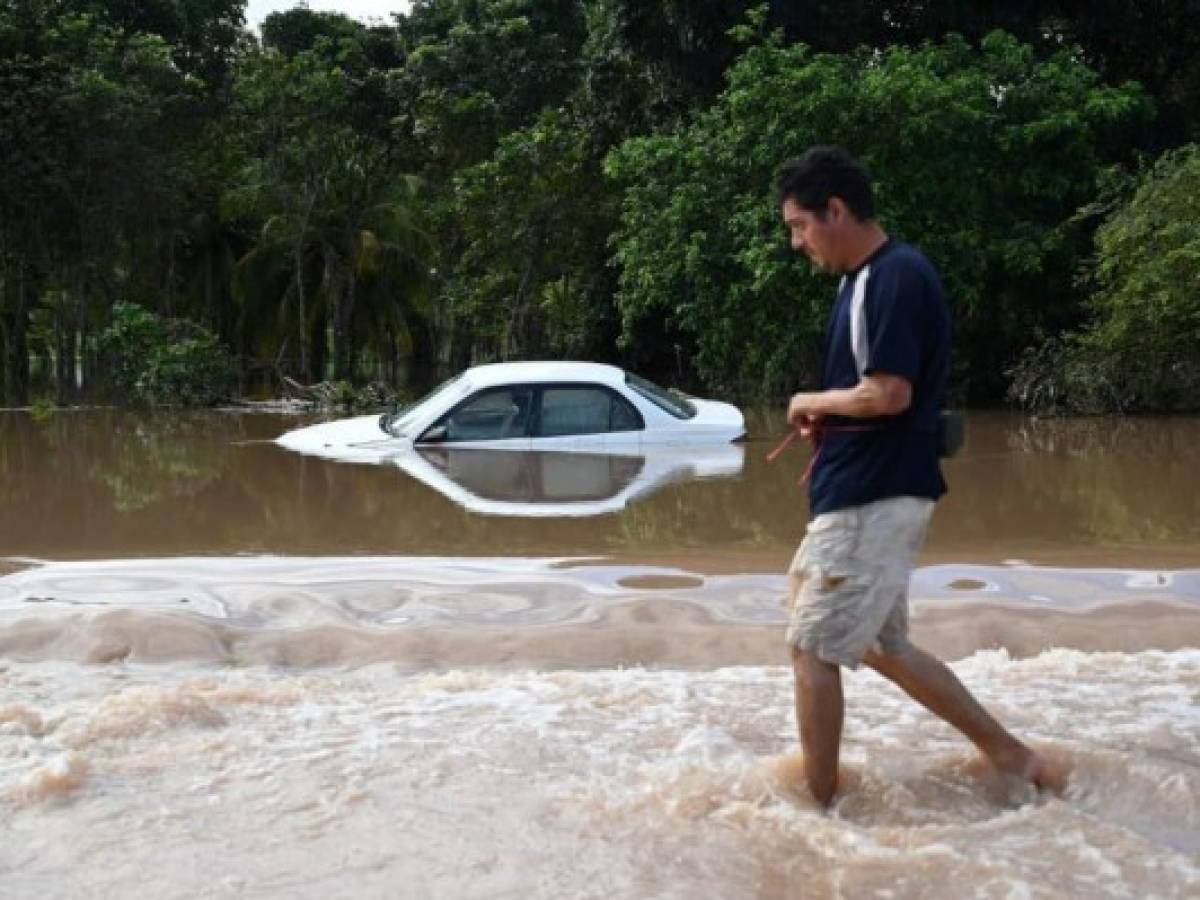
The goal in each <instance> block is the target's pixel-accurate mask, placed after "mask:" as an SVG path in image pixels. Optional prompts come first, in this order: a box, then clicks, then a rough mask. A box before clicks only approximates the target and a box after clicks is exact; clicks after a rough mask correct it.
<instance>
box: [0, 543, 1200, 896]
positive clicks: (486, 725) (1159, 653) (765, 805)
mask: <svg viewBox="0 0 1200 900" xmlns="http://www.w3.org/2000/svg"><path fill="white" fill-rule="evenodd" d="M1198 586H1200V581H1198V579H1197V573H1196V572H1195V571H1192V570H1188V571H1173V572H1124V571H1116V570H1054V569H1034V568H1029V567H1023V566H1011V567H991V568H986V567H967V566H937V567H930V568H927V569H923V570H920V571H919V572H918V573H917V577H916V578H915V580H914V596H915V602H914V606H915V616H914V629H915V631H916V633H917V634H918V636H920V635H921V634H922V633H924V635H925V636H926V637H928V638H930V639H931V640H932V641H933V642H934V644H936V643H937V642H938V641H939V640H941V641H942V642H943V644H944V645H945V647H949V648H951V649H953V648H955V647H957V648H958V650H960V651H961V652H954V653H953V654H952V655H954V656H957V657H959V658H958V659H957V661H956V662H954V663H953V666H954V668H955V670H956V671H957V672H958V674H959V675H960V677H962V679H963V680H964V681H965V682H966V683H967V684H968V686H969V687H970V688H971V689H972V690H973V691H974V692H975V693H976V694H977V695H978V696H979V697H980V699H981V700H982V701H983V702H984V703H985V705H987V706H988V707H989V708H990V709H991V710H992V711H993V712H994V713H995V714H996V715H997V716H998V717H999V718H1000V719H1002V720H1003V721H1004V722H1005V723H1006V724H1007V725H1009V726H1010V727H1011V728H1012V729H1013V730H1014V731H1015V732H1016V733H1018V734H1019V735H1021V736H1022V737H1024V738H1026V739H1027V740H1029V741H1030V742H1031V743H1032V744H1033V745H1034V746H1036V747H1038V748H1039V749H1040V750H1041V751H1042V752H1043V753H1044V754H1045V755H1046V756H1047V757H1048V758H1049V759H1051V760H1052V761H1053V762H1054V763H1055V764H1057V765H1060V766H1062V767H1064V768H1066V769H1067V770H1068V771H1069V776H1068V778H1067V781H1066V786H1065V790H1064V791H1063V792H1062V794H1061V795H1045V796H1034V795H1033V793H1032V792H1031V790H1030V789H1029V788H1028V787H1026V786H1023V785H1021V784H1017V783H1013V782H1011V781H1008V780H1006V779H1004V778H1001V777H1000V776H997V775H995V774H994V773H992V772H990V771H989V770H988V768H987V767H986V766H985V765H983V764H981V763H980V761H979V760H978V759H977V757H976V756H975V754H974V753H973V752H972V751H971V749H970V747H969V746H968V745H967V744H966V742H965V741H964V740H963V739H962V738H961V737H960V736H959V735H957V734H956V733H955V732H953V731H952V730H951V729H950V728H948V727H947V726H945V725H943V724H942V723H941V722H940V721H938V720H936V719H934V718H933V717H932V716H930V715H929V714H928V713H926V712H924V711H923V710H922V709H920V708H919V707H917V706H916V705H914V704H913V703H912V702H911V701H909V700H908V699H907V698H905V697H904V696H902V695H901V694H900V693H899V692H898V691H897V690H896V689H895V688H894V687H892V686H891V685H889V684H887V683H886V682H884V681H883V680H881V679H880V678H879V677H878V676H876V675H874V674H872V673H869V672H856V673H848V674H847V676H846V694H847V719H846V733H845V741H844V760H845V765H846V772H845V777H844V779H843V781H844V784H845V786H846V787H845V790H844V793H843V794H842V796H841V799H840V800H839V801H838V803H837V804H836V806H835V807H834V809H833V810H832V811H831V812H829V813H826V812H823V811H821V810H818V809H817V808H815V807H814V806H813V805H812V803H811V802H810V801H809V800H808V799H807V796H806V793H805V790H804V788H803V787H802V780H801V778H800V765H799V761H798V759H797V757H796V756H795V753H796V745H797V741H796V735H795V724H794V716H793V712H792V693H791V675H790V672H789V671H788V670H787V669H786V668H785V667H783V666H781V665H779V664H778V663H780V662H782V661H783V659H784V655H783V653H782V649H781V647H780V643H779V642H780V640H781V635H780V630H781V622H782V614H781V611H780V608H779V594H780V593H781V588H782V581H781V578H780V577H779V576H777V575H754V574H742V575H736V574H734V575H706V574H701V573H695V572H684V571H681V570H677V569H671V568H668V567H655V566H631V565H608V564H600V563H598V562H597V561H590V562H589V561H585V560H574V561H570V560H548V559H544V560H518V559H509V560H481V559H457V560H454V559H399V558H381V557H380V558H346V559H309V560H305V559H286V558H245V559H239V558H233V559H229V558H226V559H221V558H212V559H201V558H196V559H175V560H130V561H124V562H122V561H112V562H102V563H69V564H66V563H59V564H47V565H42V566H36V567H33V568H29V569H26V570H24V571H19V572H15V573H13V574H10V575H7V576H5V577H3V578H0V654H2V655H0V816H2V819H3V821H4V823H5V824H4V834H3V837H2V839H0V896H4V897H9V896H12V897H41V896H47V897H50V896H52V897H92V896H101V897H106V896H113V897H127V896H145V897H155V898H194V897H221V898H224V897H239V896H254V897H259V896H264V897H300V898H307V897H312V898H318V897H320V898H326V897H330V896H353V897H381V898H382V897H422V898H423V897H456V898H457V897H468V898H470V897H521V898H525V897H554V898H558V897H604V898H643V897H679V898H684V897H687V898H694V897H721V898H725V897H764V898H775V897H838V896H841V897H874V896H879V897H894V898H906V897H945V896H964V897H975V896H978V897H1035V898H1040V897H1089V898H1090V897H1137V898H1141V897H1190V896H1196V895H1197V894H1198V893H1200V650H1196V649H1190V648H1189V646H1188V645H1189V643H1190V644H1192V645H1194V644H1195V643H1196V635H1197V634H1200V628H1198V626H1197V621H1198V620H1200V614H1198V612H1200V611H1198V609H1197V602H1196V596H1197V588H1198ZM1056 617H1057V618H1056ZM922 629H923V632H922ZM946 635H952V636H953V639H951V638H948V637H946ZM964 641H974V642H975V645H974V646H970V645H966V644H964V643H963V642H964ZM956 642H957V643H956ZM1055 644H1058V645H1059V646H1057V647H1054V645H1055ZM1064 644H1070V645H1073V647H1074V648H1073V649H1072V648H1069V647H1067V646H1063V645H1064ZM1155 644H1158V645H1162V646H1170V647H1173V648H1175V649H1146V648H1147V647H1151V646H1154V645H1155ZM1114 645H1119V646H1123V647H1125V648H1126V649H1132V650H1134V651H1135V652H1107V651H1106V650H1105V649H1104V648H1107V647H1110V646H1114ZM1048 646H1049V647H1054V648H1053V649H1045V648H1046V647H1048ZM986 647H991V648H999V649H983V648H986ZM1006 647H1007V648H1008V649H1004V648H1006ZM1010 650H1011V651H1012V652H1010Z"/></svg>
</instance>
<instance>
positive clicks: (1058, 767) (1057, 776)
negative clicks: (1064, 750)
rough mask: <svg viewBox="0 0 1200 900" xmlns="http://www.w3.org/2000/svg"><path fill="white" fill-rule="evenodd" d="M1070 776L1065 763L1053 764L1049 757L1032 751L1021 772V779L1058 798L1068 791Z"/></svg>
mask: <svg viewBox="0 0 1200 900" xmlns="http://www.w3.org/2000/svg"><path fill="white" fill-rule="evenodd" d="M1070 775H1071V770H1070V769H1069V768H1068V767H1067V766H1066V765H1065V764H1064V763H1061V762H1051V761H1050V760H1049V759H1048V758H1047V757H1045V756H1042V755H1041V754H1040V753H1035V752H1034V751H1032V750H1031V751H1029V759H1028V760H1026V762H1025V766H1024V768H1023V769H1022V770H1021V777H1022V778H1023V779H1024V780H1025V781H1028V782H1029V783H1030V784H1032V785H1033V786H1034V787H1035V788H1037V789H1038V790H1039V791H1040V792H1042V793H1045V792H1049V793H1052V794H1055V795H1056V796H1061V795H1062V793H1063V791H1065V790H1066V789H1067V779H1068V778H1070Z"/></svg>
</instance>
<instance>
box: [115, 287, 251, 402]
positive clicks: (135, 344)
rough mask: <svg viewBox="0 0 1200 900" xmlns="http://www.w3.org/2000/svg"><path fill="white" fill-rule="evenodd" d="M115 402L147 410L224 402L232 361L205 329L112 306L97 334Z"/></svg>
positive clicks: (127, 306)
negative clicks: (139, 405)
mask: <svg viewBox="0 0 1200 900" xmlns="http://www.w3.org/2000/svg"><path fill="white" fill-rule="evenodd" d="M97 344H98V347H99V350H100V354H101V356H102V357H103V358H104V359H105V361H106V362H107V363H108V367H109V372H110V373H111V378H112V388H113V391H114V395H115V396H116V398H117V399H121V400H125V401H132V402H136V403H144V404H147V405H151V406H211V405H212V404H214V403H219V402H221V401H222V400H227V399H228V398H229V395H230V390H231V389H232V387H233V377H234V371H233V360H232V359H231V358H230V356H229V353H228V351H226V350H225V348H224V347H223V346H222V345H221V343H220V341H219V340H218V339H217V338H216V336H215V335H213V334H212V333H211V332H210V331H207V330H205V329H204V328H201V327H200V326H198V325H196V324H194V323H192V322H188V321H187V320H185V319H166V318H163V317H162V316H156V315H155V314H154V313H151V312H148V311H147V310H144V309H142V308H141V307H140V306H137V305H135V304H132V303H118V304H116V306H114V307H113V312H112V324H111V325H109V326H108V328H106V329H105V330H104V331H103V332H101V334H100V338H99V340H98V342H97Z"/></svg>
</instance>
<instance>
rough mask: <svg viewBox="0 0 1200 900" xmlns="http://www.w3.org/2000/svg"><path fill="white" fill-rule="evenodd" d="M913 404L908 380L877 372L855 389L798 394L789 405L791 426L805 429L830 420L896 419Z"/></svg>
mask: <svg viewBox="0 0 1200 900" xmlns="http://www.w3.org/2000/svg"><path fill="white" fill-rule="evenodd" d="M911 403H912V384H911V383H910V382H909V380H908V379H907V378H902V377H901V376H899V375H889V374H887V373H886V372H873V373H871V374H870V375H864V376H863V377H862V378H861V379H859V382H858V384H856V385H855V386H854V387H852V388H839V389H836V390H830V391H818V392H816V393H812V394H794V395H792V401H791V403H789V404H788V423H789V424H791V425H792V426H793V427H800V428H803V427H805V426H811V425H812V424H813V423H814V422H819V421H820V420H821V419H823V418H825V417H826V416H847V417H848V418H852V419H870V418H873V417H875V416H894V415H897V414H899V413H902V412H904V411H905V410H906V409H908V407H909V405H910V404H911Z"/></svg>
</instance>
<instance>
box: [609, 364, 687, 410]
mask: <svg viewBox="0 0 1200 900" xmlns="http://www.w3.org/2000/svg"><path fill="white" fill-rule="evenodd" d="M625 383H626V384H627V385H629V386H630V387H631V388H633V389H634V390H635V391H637V392H638V393H639V394H641V395H642V396H643V397H645V398H646V399H647V400H649V401H650V402H651V403H653V404H654V405H655V406H657V407H658V408H659V409H661V410H663V411H664V412H667V413H670V414H671V415H673V416H674V417H675V418H677V419H690V418H692V417H693V416H695V415H696V405H695V404H694V403H692V402H691V401H690V400H688V399H687V398H686V397H684V396H682V395H681V394H677V393H675V392H674V391H668V390H665V389H663V388H660V387H659V386H658V385H657V384H655V383H654V382H653V381H647V380H646V379H645V378H641V377H639V376H637V375H634V374H633V373H632V372H626V373H625Z"/></svg>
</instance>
